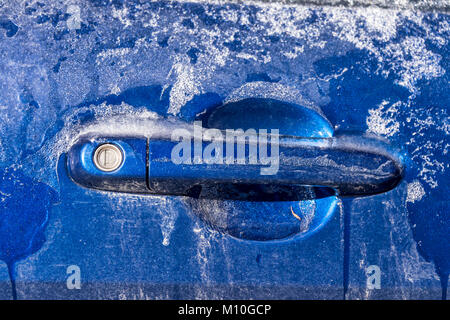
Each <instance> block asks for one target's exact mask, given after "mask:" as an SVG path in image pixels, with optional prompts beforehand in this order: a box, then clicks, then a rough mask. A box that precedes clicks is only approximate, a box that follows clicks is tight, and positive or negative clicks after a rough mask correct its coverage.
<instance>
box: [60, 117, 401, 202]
mask: <svg viewBox="0 0 450 320" xmlns="http://www.w3.org/2000/svg"><path fill="white" fill-rule="evenodd" d="M161 121H164V120H161ZM168 127H170V126H168ZM182 127H183V130H184V131H182V133H183V134H184V135H186V136H187V137H184V138H186V139H184V138H183V139H181V138H180V135H177V134H174V132H175V130H177V127H173V129H170V130H166V131H165V132H163V133H158V134H152V135H146V134H143V135H142V136H140V135H136V136H128V135H123V134H122V135H110V134H108V135H102V134H99V133H90V134H86V135H83V136H82V137H80V138H79V139H78V140H77V142H76V143H75V144H74V145H73V146H72V147H71V149H70V150H69V152H68V171H69V175H70V177H71V178H72V179H73V180H74V181H75V182H76V183H78V184H79V185H81V186H84V187H87V188H94V189H100V190H105V191H113V192H114V191H115V192H129V193H148V194H159V195H180V196H191V197H211V198H224V199H243V200H245V199H247V200H248V199H250V200H251V199H262V200H264V199H275V200H277V201H278V200H283V199H285V200H292V190H295V188H297V187H301V186H320V187H326V188H330V189H332V190H334V191H335V193H336V194H338V195H340V196H366V195H372V194H377V193H382V192H386V191H389V190H391V189H392V188H394V187H395V186H396V185H397V184H398V183H399V181H400V180H401V178H402V175H403V165H402V161H401V158H400V156H399V155H398V153H397V152H396V151H395V150H393V149H392V148H391V147H390V145H389V144H387V143H386V142H384V141H382V140H379V139H378V138H374V137H367V136H355V135H341V136H334V137H329V138H305V137H296V136H287V135H278V134H276V133H273V131H274V130H272V131H271V132H268V131H267V133H266V132H256V133H253V134H248V135H247V136H244V137H245V138H244V139H236V138H235V137H233V136H232V139H231V138H230V137H229V136H227V132H226V131H224V130H215V131H213V133H214V134H215V135H214V137H211V131H208V129H205V128H201V127H200V128H198V126H197V128H196V126H195V125H194V126H191V125H189V124H188V123H183V126H182ZM189 128H191V129H189ZM196 130H197V132H196ZM189 138H191V140H189ZM186 141H187V142H186ZM182 142H183V145H181V144H180V143H182ZM212 143H214V145H213V146H216V147H217V148H212V147H211V144H212ZM227 143H228V148H227ZM183 146H184V148H183ZM208 146H209V149H208ZM211 149H213V152H209V151H211ZM181 151H182V152H181ZM243 151H244V152H243ZM177 152H178V154H177ZM205 152H206V153H207V155H212V156H210V157H209V158H208V157H207V156H205ZM239 152H240V153H239ZM218 188H219V189H218ZM208 190H210V191H208ZM211 190H213V191H211ZM214 190H215V191H214ZM217 190H220V192H218V191H217ZM258 192H259V193H261V195H262V196H261V197H259V196H258ZM243 194H244V196H243ZM245 194H247V195H245ZM294 194H295V192H294ZM274 195H276V196H274ZM269 201H270V200H269Z"/></svg>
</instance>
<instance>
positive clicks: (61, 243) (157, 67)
mask: <svg viewBox="0 0 450 320" xmlns="http://www.w3.org/2000/svg"><path fill="white" fill-rule="evenodd" d="M79 7H80V20H79V21H78V22H79V25H78V24H77V23H76V22H77V20H76V17H75V16H74V14H72V13H67V6H66V5H65V4H59V3H57V2H49V3H48V4H42V3H30V4H25V5H23V6H22V5H20V6H16V5H14V4H8V5H6V6H3V7H2V8H1V9H0V13H1V16H2V18H1V20H0V27H1V28H2V29H3V30H2V31H3V32H0V51H1V54H2V57H3V58H2V60H1V61H0V73H1V74H2V77H0V110H1V114H0V132H1V135H0V165H1V167H2V168H3V169H2V175H1V177H2V178H1V179H2V180H1V183H0V191H1V192H2V193H1V197H2V199H3V198H4V201H1V202H0V212H1V218H0V248H1V252H0V255H1V259H2V260H3V261H4V262H6V263H2V264H1V265H0V280H1V283H0V297H1V298H5V299H9V298H11V297H12V294H11V290H10V289H11V287H10V283H9V279H10V276H9V274H8V267H7V265H9V266H10V268H9V270H10V274H11V275H13V274H14V270H15V271H16V280H17V297H18V298H29V299H35V298H129V299H133V298H136V299H139V298H147V297H148V298H223V297H230V298H258V297H263V298H293V299H295V298H299V299H300V298H342V297H344V293H345V297H346V298H348V299H383V298H384V299H386V298H391V299H408V298H432V299H440V298H442V297H444V298H445V295H446V290H447V289H446V288H447V287H446V286H447V281H448V280H447V278H448V274H449V272H450V269H449V268H450V263H449V258H450V254H449V252H450V247H449V246H450V239H449V237H450V230H449V228H450V217H449V214H448V206H449V204H448V194H449V190H448V183H447V182H448V179H449V173H448V155H447V153H448V121H449V115H448V106H449V105H450V94H449V85H448V84H449V73H450V68H449V61H450V59H449V46H448V41H449V37H450V30H449V28H448V24H449V16H448V14H446V13H439V12H435V13H432V12H419V11H414V10H412V11H402V10H392V11H389V13H386V11H385V10H383V9H374V8H360V9H356V8H352V9H345V8H320V7H306V6H292V7H290V6H283V5H279V4H267V5H259V4H252V5H247V4H225V5H218V4H205V3H195V4H194V3H177V2H170V3H168V2H152V3H145V4H139V3H137V2H134V1H126V2H124V3H117V2H114V3H108V2H104V3H103V2H102V3H99V2H89V1H86V2H83V3H82V4H81V5H80V6H79ZM377 21H382V23H381V25H380V23H378V22H377ZM162 26H164V27H162ZM246 98H264V99H275V100H280V101H283V102H284V103H286V105H285V107H286V108H289V106H290V105H291V104H300V105H301V104H302V102H303V101H300V100H309V101H310V102H311V104H312V105H314V106H317V107H318V109H320V110H321V113H322V114H323V116H324V117H325V118H326V119H327V120H328V122H329V125H330V127H331V128H333V130H334V131H335V132H336V133H337V134H339V132H347V133H348V132H349V131H354V132H356V133H357V134H358V135H363V134H364V133H365V132H366V131H369V132H372V133H375V134H377V135H381V136H384V138H386V139H387V140H389V144H390V146H392V147H394V148H401V152H402V155H403V158H402V162H403V163H405V175H404V180H403V181H402V182H401V183H400V184H399V185H398V186H397V187H396V188H394V189H392V190H391V191H389V192H386V193H382V194H379V195H374V196H370V197H364V198H347V199H344V200H343V201H342V202H341V201H340V200H337V199H336V198H335V197H334V196H330V197H328V196H327V197H323V198H321V199H319V200H317V199H316V201H315V202H306V201H292V202H290V201H285V202H277V201H272V202H244V201H242V202H239V201H233V200H226V201H222V202H217V201H211V200H208V199H198V200H195V199H191V198H181V197H177V196H149V195H138V194H112V193H111V192H105V191H98V190H93V189H87V188H83V187H81V186H79V185H77V184H76V183H74V182H73V181H72V180H71V179H70V178H69V175H68V168H67V165H66V164H67V158H66V152H67V151H68V150H69V147H70V146H72V145H73V143H74V142H75V141H73V140H72V139H76V138H78V135H79V134H80V131H81V129H82V128H84V126H85V125H86V124H87V123H90V122H92V121H94V122H99V121H100V122H102V121H106V120H107V119H108V118H111V117H112V116H118V117H123V118H126V117H135V116H136V115H140V114H141V115H142V116H144V117H148V116H149V113H152V114H151V117H153V116H154V114H158V115H159V116H162V117H163V118H165V119H167V120H171V119H173V118H178V119H181V120H183V121H186V122H192V121H194V120H196V119H203V118H202V116H207V115H208V114H209V113H208V110H209V111H211V110H219V108H220V106H222V105H224V104H225V103H228V102H229V101H240V100H242V99H246ZM237 109H238V110H241V109H244V108H243V107H242V106H241V107H239V108H237ZM245 113H246V112H243V114H244V115H245ZM247 114H248V116H247V117H246V118H244V117H243V116H242V119H243V120H242V122H240V124H245V123H248V125H249V126H250V125H251V126H256V125H258V123H261V121H264V120H265V118H264V116H263V113H261V114H259V113H258V112H257V111H255V110H252V112H251V113H250V112H247ZM290 114H292V113H290ZM222 117H225V115H224V114H222V115H221V116H220V117H217V118H216V119H215V120H214V126H218V125H219V124H220V122H221V121H222ZM211 119H213V118H211ZM284 119H285V120H283V121H285V122H286V123H285V125H283V128H289V131H291V130H298V131H299V132H300V131H301V130H302V128H301V127H299V126H298V119H290V118H289V117H285V118H284ZM228 121H229V119H228V120H227V121H224V122H223V123H224V125H225V124H226V123H228ZM247 121H248V122H247ZM206 123H207V122H205V124H206ZM283 128H280V129H283ZM58 159H60V161H58ZM14 168H16V169H17V170H16V171H14V170H15V169H14ZM13 171H14V172H15V173H14V174H13V173H12V172H13ZM19 172H20V174H19ZM12 177H14V178H13V179H10V178H12ZM25 186H26V187H25ZM30 186H32V187H30ZM52 189H55V190H56V191H57V193H59V199H60V202H59V203H54V195H53V191H51V190H52ZM12 190H14V191H15V192H14V193H12V192H11V191H12ZM318 201H324V202H326V203H323V206H324V207H327V208H330V207H335V206H336V209H335V210H332V212H333V213H334V214H331V213H330V214H329V215H328V216H327V217H328V219H329V221H328V223H326V224H325V225H324V226H323V227H322V228H321V229H320V230H318V231H317V232H315V233H314V234H312V235H311V236H310V237H306V238H302V237H301V234H299V235H298V236H289V234H293V232H294V231H293V230H298V228H302V225H301V222H299V220H297V219H295V218H293V216H292V214H291V213H290V212H291V211H290V210H291V207H292V209H293V210H294V212H296V213H297V214H298V215H299V216H300V217H302V218H305V217H306V216H307V214H308V212H311V210H312V208H314V206H317V207H318V206H322V204H320V203H318ZM338 201H339V202H338ZM331 203H335V204H333V205H331ZM319 211H320V212H323V211H325V210H323V211H322V210H319ZM230 212H234V213H235V214H229V213H230ZM274 212H280V216H281V218H280V219H281V220H284V221H285V222H286V223H284V224H283V225H282V228H281V229H278V227H276V228H275V229H274V228H272V226H273V225H276V224H272V223H268V224H267V225H264V224H263V223H261V221H272V222H277V220H276V219H275V217H276V215H274V214H273V213H274ZM316 212H317V210H316ZM219 213H228V214H227V215H225V214H223V215H219ZM259 213H260V214H261V216H262V217H264V218H265V219H261V220H258V221H259V222H258V224H256V225H255V228H254V230H253V229H251V228H248V229H245V230H244V236H242V234H240V233H241V232H242V229H240V228H239V227H240V222H241V221H255V219H254V215H257V214H259ZM47 214H48V222H47V223H45V221H47ZM315 217H320V214H317V213H316V216H315ZM271 219H273V220H271ZM294 220H295V221H294ZM305 220H306V219H303V221H305ZM290 221H292V225H291V224H290V223H289V222H290ZM319 221H325V220H323V219H322V218H321V219H320V220H319ZM217 222H219V223H217ZM211 226H213V227H211ZM317 226H319V225H317ZM264 228H266V229H264ZM310 230H311V229H310ZM44 232H45V235H46V238H47V241H44V239H45V238H44V236H43V235H44ZM277 233H279V235H283V236H287V239H285V240H284V241H279V240H277V241H253V240H243V239H240V238H238V237H239V236H241V238H249V237H250V238H257V239H260V240H261V239H262V238H261V237H263V236H264V235H267V234H269V235H274V234H275V235H277ZM73 264H76V265H78V266H80V269H81V277H82V289H81V290H68V289H67V287H66V280H67V274H66V269H67V267H68V266H69V265H73ZM13 265H15V268H11V266H13ZM370 265H377V266H379V267H380V269H381V288H380V289H368V287H367V278H368V277H367V274H366V270H367V267H369V266H370ZM12 279H13V280H14V277H12Z"/></svg>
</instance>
